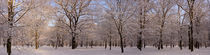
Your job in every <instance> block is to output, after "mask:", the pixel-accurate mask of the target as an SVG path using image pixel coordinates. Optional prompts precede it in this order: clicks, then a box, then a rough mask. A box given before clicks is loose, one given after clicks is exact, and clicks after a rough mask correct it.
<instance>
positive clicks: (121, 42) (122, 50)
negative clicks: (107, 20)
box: [119, 33, 124, 53]
mask: <svg viewBox="0 0 210 55" xmlns="http://www.w3.org/2000/svg"><path fill="white" fill-rule="evenodd" d="M119 34H120V47H121V52H122V53H124V49H123V48H124V47H123V45H124V44H123V37H122V34H121V33H119Z"/></svg>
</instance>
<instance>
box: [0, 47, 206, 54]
mask: <svg viewBox="0 0 210 55" xmlns="http://www.w3.org/2000/svg"><path fill="white" fill-rule="evenodd" d="M12 51H13V52H12V55H210V48H201V49H195V51H194V52H190V51H189V50H188V49H187V48H185V49H183V50H180V49H179V48H178V47H175V48H165V49H163V50H159V51H158V50H157V49H156V48H153V47H146V48H144V49H143V51H139V50H138V49H137V48H135V47H126V48H125V53H121V52H120V48H119V47H116V48H112V50H109V49H106V50H105V49H104V47H94V48H85V47H84V48H82V47H79V48H77V49H75V50H72V49H71V48H69V47H62V48H57V49H55V48H52V47H47V46H43V47H40V48H39V49H37V50H35V49H34V48H33V47H13V48H12ZM0 55H7V53H6V50H5V48H4V47H2V46H1V47H0Z"/></svg>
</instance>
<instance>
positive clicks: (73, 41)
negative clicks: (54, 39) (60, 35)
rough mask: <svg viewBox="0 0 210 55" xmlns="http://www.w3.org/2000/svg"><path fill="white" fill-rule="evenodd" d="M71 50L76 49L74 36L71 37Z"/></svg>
mask: <svg viewBox="0 0 210 55" xmlns="http://www.w3.org/2000/svg"><path fill="white" fill-rule="evenodd" d="M71 43H72V49H76V40H75V36H73V37H72V42H71Z"/></svg>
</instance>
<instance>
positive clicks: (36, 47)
mask: <svg viewBox="0 0 210 55" xmlns="http://www.w3.org/2000/svg"><path fill="white" fill-rule="evenodd" d="M38 48H39V43H38V33H37V30H36V31H35V49H38Z"/></svg>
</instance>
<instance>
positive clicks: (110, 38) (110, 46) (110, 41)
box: [109, 36, 112, 50]
mask: <svg viewBox="0 0 210 55" xmlns="http://www.w3.org/2000/svg"><path fill="white" fill-rule="evenodd" d="M111 49H112V36H110V37H109V50H111Z"/></svg>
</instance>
